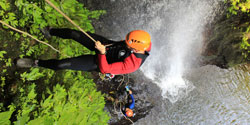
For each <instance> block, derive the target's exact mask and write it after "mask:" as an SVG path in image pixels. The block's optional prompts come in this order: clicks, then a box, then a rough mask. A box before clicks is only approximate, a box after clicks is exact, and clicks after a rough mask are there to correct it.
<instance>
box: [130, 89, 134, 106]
mask: <svg viewBox="0 0 250 125" xmlns="http://www.w3.org/2000/svg"><path fill="white" fill-rule="evenodd" d="M129 96H130V98H131V100H132V103H130V104H129V108H130V109H133V108H134V107H135V99H134V96H133V94H132V91H131V90H129Z"/></svg>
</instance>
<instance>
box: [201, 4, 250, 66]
mask: <svg viewBox="0 0 250 125" xmlns="http://www.w3.org/2000/svg"><path fill="white" fill-rule="evenodd" d="M224 9H225V10H223V14H222V16H219V17H221V18H218V19H217V20H215V22H214V24H212V25H211V26H210V27H209V28H208V29H207V30H206V31H205V34H206V36H205V38H206V39H205V46H206V47H205V49H204V51H203V56H204V57H205V58H204V60H203V61H204V64H213V65H217V66H219V67H221V68H228V67H232V66H234V65H236V64H241V63H249V61H250V57H249V56H248V57H247V58H245V57H244V56H243V55H242V50H241V49H240V45H241V41H242V36H243V32H244V30H245V29H246V27H247V26H249V24H247V22H249V21H250V18H246V16H245V15H244V14H239V15H237V16H231V17H230V18H227V17H226V12H227V11H226V7H225V8H224ZM242 30H243V31H242ZM248 42H250V40H248ZM249 50H250V48H248V51H249Z"/></svg>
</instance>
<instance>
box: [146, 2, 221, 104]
mask: <svg viewBox="0 0 250 125" xmlns="http://www.w3.org/2000/svg"><path fill="white" fill-rule="evenodd" d="M217 5H218V0H217V1H216V0H210V1H206V0H202V1H201V0H186V1H184V0H171V1H167V2H166V1H165V2H162V3H158V4H156V5H154V6H153V7H152V8H150V9H152V11H153V12H152V16H153V17H155V18H154V19H152V20H150V23H149V24H151V25H148V26H146V28H145V29H146V30H147V31H149V32H150V33H151V34H152V43H153V47H152V52H151V56H150V58H149V59H148V61H147V63H146V64H144V66H143V68H142V71H143V72H145V75H146V76H147V77H149V78H151V79H153V80H154V81H155V82H156V84H157V85H158V86H159V87H160V88H161V89H162V96H163V97H164V98H167V99H169V100H170V101H171V102H172V103H174V102H176V101H178V100H179V99H180V98H183V97H185V96H186V95H187V94H188V92H190V91H192V89H194V86H193V85H192V83H191V82H189V81H187V80H186V79H185V73H188V72H187V71H188V69H189V68H192V67H194V66H195V65H197V59H198V58H199V55H200V52H201V49H202V45H203V31H204V28H205V26H206V24H208V23H210V22H209V21H212V20H213V17H214V16H215V9H216V6H217Z"/></svg>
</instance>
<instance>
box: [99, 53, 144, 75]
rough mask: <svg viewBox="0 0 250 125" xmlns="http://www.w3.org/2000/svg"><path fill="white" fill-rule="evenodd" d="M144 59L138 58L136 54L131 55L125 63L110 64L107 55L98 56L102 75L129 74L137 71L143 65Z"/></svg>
mask: <svg viewBox="0 0 250 125" xmlns="http://www.w3.org/2000/svg"><path fill="white" fill-rule="evenodd" d="M141 61H142V59H140V58H137V57H136V56H135V55H134V54H131V55H130V56H128V57H127V58H125V59H124V60H123V62H115V63H112V64H108V62H107V58H106V55H104V54H98V63H99V69H100V71H101V73H103V74H104V73H111V74H115V75H117V74H128V73H132V72H134V71H136V70H137V69H138V68H139V67H140V65H141Z"/></svg>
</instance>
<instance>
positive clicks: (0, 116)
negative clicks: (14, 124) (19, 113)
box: [0, 106, 15, 125]
mask: <svg viewBox="0 0 250 125" xmlns="http://www.w3.org/2000/svg"><path fill="white" fill-rule="evenodd" d="M14 111H15V107H14V106H9V111H6V112H1V113H0V124H1V125H10V123H11V121H10V120H9V119H10V117H11V115H12V113H13V112H14Z"/></svg>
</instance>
